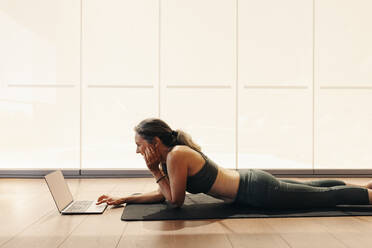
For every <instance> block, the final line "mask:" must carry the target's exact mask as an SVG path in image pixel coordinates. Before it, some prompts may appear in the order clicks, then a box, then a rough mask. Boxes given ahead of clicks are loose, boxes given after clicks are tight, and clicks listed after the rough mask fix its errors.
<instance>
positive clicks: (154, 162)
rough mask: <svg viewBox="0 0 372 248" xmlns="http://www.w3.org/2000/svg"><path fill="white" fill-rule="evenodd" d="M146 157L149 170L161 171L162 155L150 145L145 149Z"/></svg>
mask: <svg viewBox="0 0 372 248" xmlns="http://www.w3.org/2000/svg"><path fill="white" fill-rule="evenodd" d="M144 157H145V161H146V165H147V168H149V170H150V171H157V170H159V164H160V155H159V153H157V152H155V150H154V148H153V147H152V146H150V145H149V146H147V147H146V148H145V155H144Z"/></svg>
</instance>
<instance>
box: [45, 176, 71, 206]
mask: <svg viewBox="0 0 372 248" xmlns="http://www.w3.org/2000/svg"><path fill="white" fill-rule="evenodd" d="M45 180H46V182H47V184H48V187H49V190H50V193H52V196H53V198H54V201H55V203H56V205H57V208H58V210H59V211H60V212H61V211H62V210H63V209H64V208H65V207H67V206H68V204H70V203H71V202H72V201H73V198H72V194H71V192H70V189H69V188H68V186H67V183H66V181H65V178H64V177H63V174H62V172H61V171H60V170H57V171H55V172H52V173H50V174H48V175H46V176H45Z"/></svg>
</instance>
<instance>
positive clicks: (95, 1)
mask: <svg viewBox="0 0 372 248" xmlns="http://www.w3.org/2000/svg"><path fill="white" fill-rule="evenodd" d="M82 17H83V64H82V66H83V81H84V84H99V85H111V84H117V83H119V84H122V83H124V84H152V83H153V82H154V80H155V79H156V80H157V78H158V64H159V63H158V60H159V56H158V51H159V49H158V47H159V45H158V40H159V30H158V27H159V3H158V1H157V0H135V1H133V0H124V1H123V0H89V1H83V15H82Z"/></svg>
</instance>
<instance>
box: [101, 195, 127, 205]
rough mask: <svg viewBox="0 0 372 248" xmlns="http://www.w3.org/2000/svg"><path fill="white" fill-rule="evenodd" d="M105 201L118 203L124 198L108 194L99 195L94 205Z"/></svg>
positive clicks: (122, 201)
mask: <svg viewBox="0 0 372 248" xmlns="http://www.w3.org/2000/svg"><path fill="white" fill-rule="evenodd" d="M105 202H106V203H107V205H120V204H123V203H125V200H124V198H119V197H112V196H109V195H101V196H100V197H99V198H98V200H97V203H96V205H100V204H102V203H105Z"/></svg>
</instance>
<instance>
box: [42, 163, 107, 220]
mask: <svg viewBox="0 0 372 248" xmlns="http://www.w3.org/2000/svg"><path fill="white" fill-rule="evenodd" d="M44 178H45V181H46V183H47V185H48V188H49V190H50V193H51V194H52V196H53V199H54V202H55V203H56V205H57V208H58V211H59V212H60V213H61V214H102V213H103V212H104V211H105V209H106V207H107V204H106V203H102V204H100V205H96V201H74V199H73V198H72V194H71V191H70V189H69V187H68V185H67V183H66V181H65V178H64V177H63V174H62V172H61V171H60V170H57V171H54V172H52V173H49V174H48V175H46V176H45V177H44Z"/></svg>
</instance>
